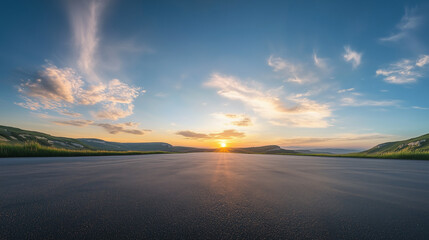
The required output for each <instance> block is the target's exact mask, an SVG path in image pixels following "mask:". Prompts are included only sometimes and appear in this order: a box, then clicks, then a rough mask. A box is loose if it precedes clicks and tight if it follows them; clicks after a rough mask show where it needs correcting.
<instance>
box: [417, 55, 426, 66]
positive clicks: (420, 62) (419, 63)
mask: <svg viewBox="0 0 429 240" xmlns="http://www.w3.org/2000/svg"><path fill="white" fill-rule="evenodd" d="M426 64H429V55H422V56H420V57H419V59H417V62H416V66H418V67H423V66H425V65H426Z"/></svg>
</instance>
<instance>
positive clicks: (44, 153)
mask: <svg viewBox="0 0 429 240" xmlns="http://www.w3.org/2000/svg"><path fill="white" fill-rule="evenodd" d="M162 153H167V152H163V151H145V152H143V151H94V150H68V149H61V148H54V147H46V146H42V145H40V144H39V143H37V142H26V143H24V144H11V143H1V144H0V157H73V156H109V155H143V154H162Z"/></svg>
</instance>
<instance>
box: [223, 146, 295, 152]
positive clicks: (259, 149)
mask: <svg viewBox="0 0 429 240" xmlns="http://www.w3.org/2000/svg"><path fill="white" fill-rule="evenodd" d="M227 150H228V152H233V153H264V154H278V153H297V152H296V151H293V150H286V149H283V148H281V147H279V146H277V145H268V146H262V147H248V148H228V149H227Z"/></svg>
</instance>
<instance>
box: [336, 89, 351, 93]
mask: <svg viewBox="0 0 429 240" xmlns="http://www.w3.org/2000/svg"><path fill="white" fill-rule="evenodd" d="M354 90H355V89H354V88H347V89H340V90H338V93H345V92H353V91H354Z"/></svg>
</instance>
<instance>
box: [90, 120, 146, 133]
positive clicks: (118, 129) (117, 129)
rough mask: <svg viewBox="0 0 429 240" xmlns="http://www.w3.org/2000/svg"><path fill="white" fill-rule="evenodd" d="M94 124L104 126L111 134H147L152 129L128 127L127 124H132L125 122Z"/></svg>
mask: <svg viewBox="0 0 429 240" xmlns="http://www.w3.org/2000/svg"><path fill="white" fill-rule="evenodd" d="M93 125H95V126H99V127H102V128H104V129H105V130H106V131H107V132H108V133H110V134H118V133H129V134H135V135H143V134H145V132H148V131H150V130H140V129H129V128H126V127H127V126H130V123H123V124H121V123H117V124H110V123H94V124H93Z"/></svg>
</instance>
